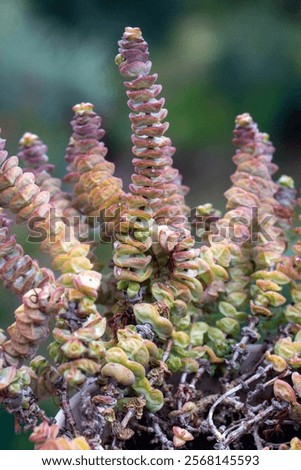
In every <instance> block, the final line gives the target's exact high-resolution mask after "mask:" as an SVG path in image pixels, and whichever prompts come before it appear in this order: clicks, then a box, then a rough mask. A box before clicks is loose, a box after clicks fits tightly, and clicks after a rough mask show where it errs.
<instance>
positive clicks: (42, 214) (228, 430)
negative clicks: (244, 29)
mask: <svg viewBox="0 0 301 470" xmlns="http://www.w3.org/2000/svg"><path fill="white" fill-rule="evenodd" d="M118 44H119V54H118V55H117V57H116V59H115V61H116V64H117V65H118V68H119V71H120V73H121V75H122V76H123V77H124V78H125V79H126V81H125V82H124V86H125V88H126V95H127V97H128V106H129V108H130V115H129V118H130V123H131V129H132V132H133V134H132V143H133V148H132V152H133V159H132V165H133V174H132V178H131V184H130V186H129V190H128V191H127V190H126V189H124V187H123V182H122V180H121V179H120V178H117V177H116V176H115V174H114V173H115V166H114V164H113V163H112V162H110V161H109V159H108V157H107V153H108V149H107V147H106V145H105V143H104V140H103V139H104V136H105V132H104V130H103V128H102V127H101V126H102V119H101V117H100V116H99V115H98V114H97V113H96V111H95V110H94V105H93V104H91V103H80V104H77V105H75V106H74V107H73V108H72V109H73V112H74V116H73V118H72V121H71V126H72V132H71V134H72V135H71V138H70V141H69V144H68V145H67V149H66V155H65V160H66V162H67V173H66V176H65V177H64V181H65V182H66V183H68V184H69V185H70V188H71V189H70V191H69V192H68V191H67V192H65V191H63V190H62V181H61V180H60V179H59V178H56V177H54V176H53V172H54V170H55V169H54V166H53V165H52V164H51V163H49V158H48V155H47V147H46V145H45V144H44V143H43V142H42V141H41V139H40V138H39V137H38V136H37V135H35V134H32V133H29V132H27V133H25V134H24V135H23V137H22V138H21V140H20V148H19V152H18V157H15V156H12V157H8V154H7V152H6V151H5V148H4V147H5V140H3V139H1V140H0V280H1V281H2V283H3V286H4V287H5V288H7V289H10V290H11V291H12V292H13V293H14V295H16V296H20V306H19V307H18V308H17V309H16V310H15V322H14V323H13V324H12V325H11V326H9V327H8V328H7V331H6V332H5V331H4V330H0V402H1V403H2V405H3V407H4V408H5V409H6V410H7V411H8V412H9V413H12V414H14V416H15V419H16V424H17V427H18V428H24V430H29V429H31V430H32V434H31V436H30V441H31V442H33V443H34V445H35V448H36V449H52V450H75V449H77V450H90V449H102V448H104V449H122V448H125V449H126V448H128V447H127V445H128V444H127V442H128V441H130V440H131V439H132V438H133V436H134V435H142V438H144V439H145V442H147V444H146V445H147V446H148V445H151V446H152V447H153V448H162V449H174V448H183V447H186V448H194V447H195V448H200V446H202V445H203V443H204V442H205V440H206V439H207V437H208V439H209V440H208V442H212V441H214V445H215V448H218V449H229V448H232V447H233V448H241V447H243V445H244V442H245V441H244V439H245V436H246V434H247V433H248V434H250V435H251V436H252V437H253V443H254V448H258V449H261V448H272V449H300V448H301V444H300V442H301V441H300V437H301V436H300V424H301V403H300V399H301V375H300V373H299V369H300V368H301V327H300V325H301V294H300V291H301V280H300V272H301V262H300V260H301V258H300V256H301V248H300V246H301V242H300V241H297V242H296V243H295V244H293V245H292V246H291V249H292V252H293V254H292V255H290V254H289V253H290V251H287V248H290V236H289V230H290V229H291V228H292V226H293V224H294V218H295V212H296V204H297V201H296V189H295V186H294V181H293V179H292V178H291V177H289V176H286V175H283V176H281V177H280V178H279V179H278V180H274V179H273V177H274V173H275V172H276V171H277V166H276V165H275V164H274V163H273V162H272V158H273V154H274V151H275V149H274V147H273V145H272V143H271V142H270V139H269V136H268V135H267V134H265V133H262V132H260V131H259V129H258V126H257V124H256V123H255V121H254V120H253V118H252V117H251V116H250V114H248V113H244V114H241V115H239V116H237V118H236V120H235V129H234V139H233V143H234V145H235V147H236V152H235V155H234V157H233V162H234V164H235V165H236V170H235V173H234V174H233V176H232V177H231V184H232V186H231V187H230V189H229V190H228V191H226V193H225V198H226V201H227V203H226V210H225V211H224V213H223V212H221V211H218V210H217V209H215V208H214V207H213V206H212V204H210V203H205V204H200V205H198V206H197V208H196V211H195V214H193V215H192V214H191V211H190V208H189V207H188V205H187V201H186V195H187V193H188V188H187V186H184V185H183V184H182V176H181V175H180V173H179V171H178V170H177V169H176V168H174V166H173V155H174V153H175V147H174V146H173V144H172V142H171V139H170V138H169V137H166V135H165V133H166V132H167V130H168V127H169V123H167V122H166V121H165V119H166V116H167V110H166V109H165V107H164V106H165V100H164V98H162V97H161V98H160V97H159V95H160V94H161V92H162V86H161V85H159V84H158V83H157V79H158V75H157V74H155V73H151V67H152V64H151V62H150V60H149V51H148V44H147V42H146V41H145V40H144V38H143V36H142V33H141V31H140V29H139V28H130V27H128V28H126V29H125V31H124V34H123V36H122V39H121V40H120V41H119V43H118ZM19 161H20V164H19ZM191 215H192V217H191ZM14 222H16V223H23V224H24V223H27V224H28V227H29V228H30V229H31V230H33V231H34V232H35V233H36V234H39V237H37V238H34V239H31V241H33V242H39V243H40V245H41V249H42V250H43V251H46V252H47V253H48V254H49V255H50V258H51V260H52V269H49V268H44V267H40V265H39V263H38V262H37V261H35V260H33V259H32V258H31V257H30V256H29V255H27V254H24V250H25V249H26V246H24V247H21V246H20V245H19V244H18V243H17V241H16V238H15V236H14V235H13V234H12V232H13V227H12V225H13V223H14ZM97 230H98V231H99V235H100V236H99V237H98V239H97V240H95V237H94V239H93V235H95V231H97ZM295 231H296V234H297V235H300V228H298V227H297V228H295ZM102 242H105V243H106V244H108V246H110V247H111V252H112V260H111V262H110V263H109V266H107V267H106V268H107V271H106V272H102V268H103V265H102V260H99V259H98V256H97V255H96V254H95V253H94V250H93V249H94V247H95V245H97V244H98V243H102ZM50 335H51V337H52V338H51V340H50V341H49V342H48V353H47V357H46V355H45V357H44V356H41V355H40V353H39V348H40V346H41V344H42V343H44V342H45V341H46V340H47V338H48V337H49V336H50ZM252 343H253V344H252ZM208 383H209V385H210V386H208ZM211 384H214V385H213V386H214V387H215V389H216V392H215V391H211ZM217 384H218V385H217ZM48 396H56V397H57V402H58V403H59V408H58V414H57V416H56V417H55V418H53V417H49V416H47V415H46V413H45V412H44V411H43V409H42V407H41V406H42V404H41V403H40V401H41V400H42V399H44V398H45V397H48ZM71 397H72V399H71ZM42 403H43V402H42ZM218 413H219V416H218V419H217V415H218ZM54 419H55V420H56V421H57V424H55V421H54ZM282 422H284V423H285V426H286V428H287V429H288V430H289V431H290V433H291V431H292V430H294V434H290V435H293V436H294V437H293V438H292V439H291V440H286V441H285V442H283V443H281V444H279V442H278V441H279V439H278V440H277V439H276V440H275V442H274V441H273V439H272V437H271V438H270V437H269V436H270V435H271V436H272V435H273V433H276V434H277V432H278V428H279V427H280V426H281V423H282ZM290 428H291V429H290ZM149 434H151V435H152V438H151V444H149V441H150V439H149ZM295 434H296V435H295ZM206 446H208V443H207V442H206Z"/></svg>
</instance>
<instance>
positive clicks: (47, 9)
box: [0, 0, 301, 449]
mask: <svg viewBox="0 0 301 470" xmlns="http://www.w3.org/2000/svg"><path fill="white" fill-rule="evenodd" d="M0 7H1V14H0V127H1V128H2V137H4V138H6V139H7V148H8V150H9V152H10V154H15V153H16V152H17V149H18V140H19V138H20V137H21V135H22V134H23V133H24V132H25V131H31V132H34V133H37V134H38V135H39V136H40V137H41V138H42V139H43V141H44V142H45V143H46V144H47V145H48V148H49V156H50V159H51V161H52V162H53V163H55V164H56V167H57V169H56V174H57V175H63V174H64V168H65V163H64V148H65V146H66V144H67V142H68V139H69V135H70V128H69V124H68V122H69V121H70V118H71V116H72V112H71V107H72V106H73V105H74V104H75V103H77V102H80V101H91V102H92V103H94V104H95V106H96V111H97V112H98V113H99V114H101V115H102V116H103V119H104V120H103V125H104V127H105V129H106V131H107V134H106V138H105V140H106V143H107V145H108V146H109V149H110V153H109V158H110V159H111V160H112V161H114V162H115V163H116V165H117V175H118V176H120V177H123V178H124V180H125V182H126V183H127V182H128V181H129V178H130V172H131V164H130V160H131V151H130V149H131V143H130V138H129V136H130V127H129V123H128V120H127V114H128V110H127V106H126V98H125V93H124V89H123V85H122V79H121V77H120V76H119V74H118V69H117V67H116V65H115V64H114V57H115V55H116V53H117V44H116V43H117V40H118V39H119V38H120V36H121V35H122V32H123V29H124V27H125V26H139V27H141V29H142V31H143V34H144V37H145V38H146V40H147V41H148V43H149V46H150V51H151V57H152V62H153V71H154V72H158V73H159V83H162V84H163V87H164V88H163V96H164V97H165V98H166V106H167V108H168V110H169V116H168V120H169V122H170V123H171V127H170V130H169V132H168V135H169V136H170V137H171V138H172V140H173V143H174V144H175V145H176V147H177V153H176V156H175V165H176V166H177V167H179V168H180V170H181V172H182V174H183V175H184V178H185V183H187V184H189V185H190V186H191V193H190V195H189V202H190V203H191V205H192V206H195V205H197V204H200V203H205V202H207V201H211V202H213V203H214V204H215V206H217V207H219V208H223V204H224V201H223V197H222V194H223V192H224V191H225V190H226V189H227V187H228V186H229V175H230V174H231V173H232V172H233V168H234V167H233V164H232V162H231V155H232V154H233V147H232V144H231V139H232V129H233V123H234V118H235V115H236V114H240V113H242V112H250V113H251V114H252V115H253V117H254V119H255V120H256V121H257V122H258V123H259V126H260V129H261V130H262V131H266V132H268V133H270V135H271V138H272V140H273V142H274V144H275V145H276V147H277V153H276V157H275V161H276V163H278V164H279V165H281V173H287V174H290V175H293V176H294V178H295V180H296V183H297V186H298V187H300V186H301V172H300V169H301V158H300V154H301V141H300V135H301V132H300V131H301V86H300V84H301V2H300V1H299V0H289V1H287V0H253V1H251V2H250V1H249V0H236V1H235V0H224V1H222V2H221V1H218V0H186V1H184V0H164V1H162V0H153V1H152V2H151V1H141V0H140V1H139V0H132V1H131V0H127V1H125V0H0ZM279 174H280V172H279ZM17 232H18V237H19V240H21V241H22V240H24V239H25V238H24V237H25V234H24V231H23V233H22V230H20V229H17ZM29 251H31V252H32V250H31V248H30V250H29ZM18 302H19V299H14V298H12V296H11V295H10V294H7V293H4V292H3V290H1V310H0V318H1V325H4V326H7V325H8V324H9V323H11V321H12V312H13V309H14V307H15V306H17V305H18ZM46 406H51V404H49V403H48V404H47V405H46ZM0 437H1V439H0V449H9V448H10V449H24V448H28V443H27V442H26V439H24V437H20V436H18V437H15V436H14V433H13V420H12V419H11V417H8V416H7V414H5V413H4V412H0Z"/></svg>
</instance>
